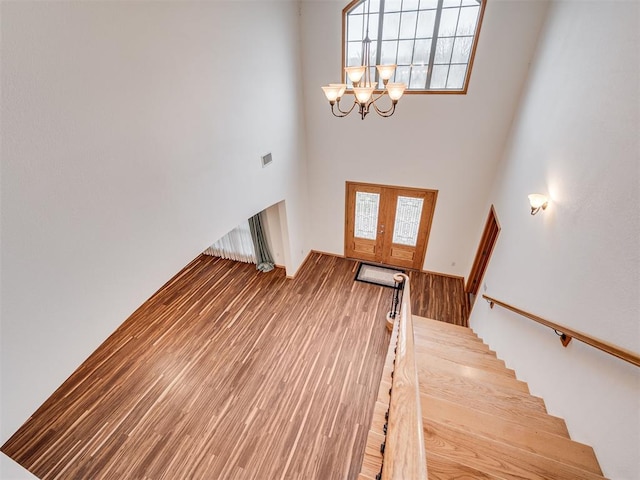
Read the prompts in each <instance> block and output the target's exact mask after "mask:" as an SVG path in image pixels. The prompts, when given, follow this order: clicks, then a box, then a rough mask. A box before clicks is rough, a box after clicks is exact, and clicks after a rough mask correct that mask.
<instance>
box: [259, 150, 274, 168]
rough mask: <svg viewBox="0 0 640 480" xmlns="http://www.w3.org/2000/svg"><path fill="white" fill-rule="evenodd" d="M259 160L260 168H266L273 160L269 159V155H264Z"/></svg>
mask: <svg viewBox="0 0 640 480" xmlns="http://www.w3.org/2000/svg"><path fill="white" fill-rule="evenodd" d="M261 159H262V168H264V167H266V166H267V165H269V164H270V163H271V162H273V158H272V157H271V153H267V154H266V155H263V156H262V157H261Z"/></svg>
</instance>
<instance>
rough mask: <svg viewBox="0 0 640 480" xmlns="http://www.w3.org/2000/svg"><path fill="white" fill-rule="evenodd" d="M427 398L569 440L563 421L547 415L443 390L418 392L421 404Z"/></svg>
mask: <svg viewBox="0 0 640 480" xmlns="http://www.w3.org/2000/svg"><path fill="white" fill-rule="evenodd" d="M429 396H431V397H434V398H439V399H442V400H447V401H449V402H452V403H457V404H460V405H464V406H467V405H468V406H470V407H472V408H474V409H476V410H478V411H480V412H484V413H488V414H490V415H494V416H497V417H503V418H506V419H509V420H512V421H514V422H517V423H521V424H525V423H523V422H526V424H528V425H530V426H531V427H532V428H538V429H540V430H544V431H546V432H549V433H554V434H556V435H562V436H564V437H566V438H569V432H568V431H567V426H566V424H565V422H564V420H563V419H562V418H559V417H554V416H552V415H549V414H547V413H541V412H537V411H528V410H527V409H525V408H518V407H517V406H511V405H508V404H504V403H497V402H494V403H492V402H491V400H490V399H489V400H487V401H479V400H477V399H476V400H474V399H468V398H460V396H459V395H457V394H456V393H455V392H451V391H445V390H443V391H439V392H425V391H424V390H423V389H421V390H420V397H421V402H422V403H424V402H425V400H426V397H429ZM423 408H425V407H423Z"/></svg>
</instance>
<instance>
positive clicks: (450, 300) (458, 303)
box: [407, 270, 471, 327]
mask: <svg viewBox="0 0 640 480" xmlns="http://www.w3.org/2000/svg"><path fill="white" fill-rule="evenodd" d="M407 275H409V279H410V280H411V311H412V313H413V314H414V315H418V316H420V317H426V318H431V319H434V320H440V321H441V322H446V323H452V324H454V325H460V326H463V327H468V326H469V323H468V320H469V312H470V310H471V307H470V305H469V299H468V297H467V295H466V294H465V293H464V280H463V279H462V278H457V277H447V276H445V275H438V274H435V273H430V272H417V271H414V270H409V271H407Z"/></svg>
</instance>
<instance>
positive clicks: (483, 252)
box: [464, 205, 500, 295]
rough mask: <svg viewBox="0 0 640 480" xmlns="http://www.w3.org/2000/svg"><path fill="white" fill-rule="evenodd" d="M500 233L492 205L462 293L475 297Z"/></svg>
mask: <svg viewBox="0 0 640 480" xmlns="http://www.w3.org/2000/svg"><path fill="white" fill-rule="evenodd" d="M499 233H500V223H498V217H497V216H496V211H495V208H494V207H493V205H491V208H490V209H489V215H488V216H487V222H486V223H485V226H484V231H483V232H482V237H481V238H480V244H479V245H478V251H477V252H476V258H475V260H474V261H473V266H472V267H471V273H469V280H468V281H467V286H466V287H465V289H464V291H465V292H466V293H469V294H471V295H477V293H478V289H479V288H480V283H481V282H482V277H484V273H485V271H486V270H487V266H488V265H489V260H490V259H491V254H492V253H493V249H494V248H495V246H496V241H497V239H498V234H499Z"/></svg>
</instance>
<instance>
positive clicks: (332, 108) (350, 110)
mask: <svg viewBox="0 0 640 480" xmlns="http://www.w3.org/2000/svg"><path fill="white" fill-rule="evenodd" d="M357 103H358V102H356V101H355V100H354V101H353V105H351V108H350V109H349V110H346V111H345V110H342V109H341V108H340V101H339V100H338V101H337V102H335V103H332V104H331V113H333V114H334V115H335V116H336V117H346V116H347V115H349V114H350V113H351V112H352V111H353V109H354V108H355V106H356V104H357ZM334 106H337V107H338V112H340V113H341V114H342V115H338V114H336V112H335V111H334Z"/></svg>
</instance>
